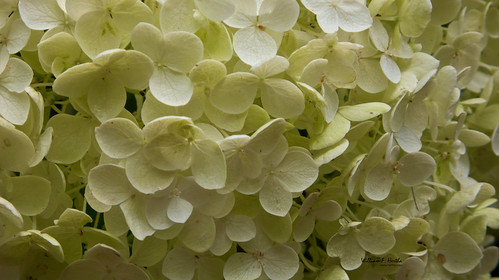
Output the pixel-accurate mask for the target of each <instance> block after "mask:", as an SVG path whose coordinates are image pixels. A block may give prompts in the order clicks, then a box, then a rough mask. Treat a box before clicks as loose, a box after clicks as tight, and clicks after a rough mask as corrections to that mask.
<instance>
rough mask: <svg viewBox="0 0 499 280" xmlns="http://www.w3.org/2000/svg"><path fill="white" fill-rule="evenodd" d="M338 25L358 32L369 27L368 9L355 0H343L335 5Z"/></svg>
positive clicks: (369, 15)
mask: <svg viewBox="0 0 499 280" xmlns="http://www.w3.org/2000/svg"><path fill="white" fill-rule="evenodd" d="M336 11H337V13H338V25H339V26H340V28H341V29H343V30H345V31H347V32H359V31H362V30H366V29H368V28H369V27H371V25H372V23H373V19H372V18H371V14H370V12H369V9H368V8H367V7H366V6H365V4H362V2H360V1H357V0H343V1H341V2H340V3H339V4H338V6H336Z"/></svg>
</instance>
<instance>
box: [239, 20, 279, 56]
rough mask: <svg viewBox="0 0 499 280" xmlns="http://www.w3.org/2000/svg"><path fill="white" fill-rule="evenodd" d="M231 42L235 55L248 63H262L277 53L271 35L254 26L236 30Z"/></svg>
mask: <svg viewBox="0 0 499 280" xmlns="http://www.w3.org/2000/svg"><path fill="white" fill-rule="evenodd" d="M233 44H234V51H235V52H236V54H237V56H239V58H240V59H241V60H242V61H243V62H244V63H246V64H249V65H256V64H259V63H262V62H264V61H267V60H269V59H271V58H273V57H274V56H275V55H276V54H277V44H276V42H275V41H274V39H273V38H272V36H270V35H269V34H268V33H267V32H265V31H262V30H260V29H259V28H258V27H256V26H249V27H246V28H243V29H240V30H238V31H237V32H236V34H234V39H233Z"/></svg>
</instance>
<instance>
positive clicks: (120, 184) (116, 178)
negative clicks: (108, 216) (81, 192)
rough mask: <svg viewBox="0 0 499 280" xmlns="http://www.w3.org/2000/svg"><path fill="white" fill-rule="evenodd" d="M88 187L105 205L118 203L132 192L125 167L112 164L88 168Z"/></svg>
mask: <svg viewBox="0 0 499 280" xmlns="http://www.w3.org/2000/svg"><path fill="white" fill-rule="evenodd" d="M88 187H89V188H90V189H91V191H92V194H93V195H94V196H95V198H97V199H98V200H99V201H101V202H103V203H105V204H107V205H118V204H120V203H122V202H123V201H125V200H127V199H128V198H130V197H131V196H132V194H133V187H132V185H131V184H130V182H129V181H128V179H127V177H126V174H125V169H124V168H123V167H120V166H117V165H112V164H104V165H99V166H97V167H95V168H93V169H92V170H90V172H89V173H88Z"/></svg>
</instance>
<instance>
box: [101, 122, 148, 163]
mask: <svg viewBox="0 0 499 280" xmlns="http://www.w3.org/2000/svg"><path fill="white" fill-rule="evenodd" d="M95 138H96V140H97V143H99V146H100V148H101V149H102V150H103V152H104V153H106V154H107V155H108V156H110V157H112V158H127V157H129V156H131V155H133V154H134V153H136V152H137V151H138V150H139V149H140V147H141V146H142V142H143V141H144V137H143V136H142V131H141V130H140V129H139V128H138V127H137V125H135V124H134V123H133V122H132V121H131V120H128V119H124V118H115V119H110V120H108V121H106V122H104V123H102V124H101V125H100V126H99V127H97V128H96V129H95Z"/></svg>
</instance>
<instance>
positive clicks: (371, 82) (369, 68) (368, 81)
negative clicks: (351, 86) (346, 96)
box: [357, 59, 388, 93]
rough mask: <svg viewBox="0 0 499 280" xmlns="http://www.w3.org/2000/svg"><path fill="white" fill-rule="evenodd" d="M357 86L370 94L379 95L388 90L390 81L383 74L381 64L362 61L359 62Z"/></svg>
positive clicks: (372, 61) (370, 60)
mask: <svg viewBox="0 0 499 280" xmlns="http://www.w3.org/2000/svg"><path fill="white" fill-rule="evenodd" d="M359 70H360V71H359V75H358V76H357V85H358V86H359V87H360V88H361V89H363V90H365V91H367V92H369V93H378V92H381V91H383V90H385V89H386V87H387V86H388V79H387V78H386V77H385V75H384V74H383V71H382V69H381V66H380V64H379V63H378V61H376V60H374V59H361V60H360V62H359Z"/></svg>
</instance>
